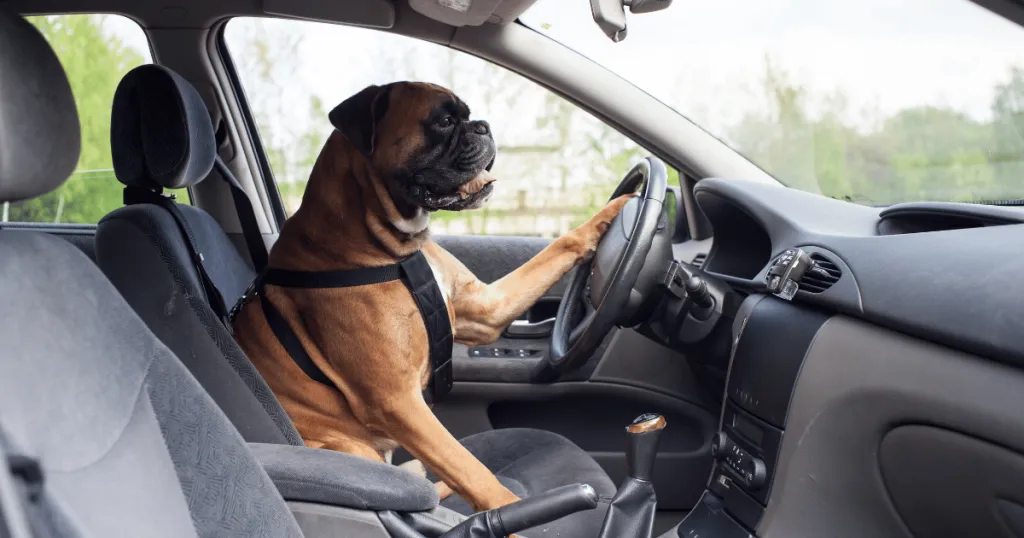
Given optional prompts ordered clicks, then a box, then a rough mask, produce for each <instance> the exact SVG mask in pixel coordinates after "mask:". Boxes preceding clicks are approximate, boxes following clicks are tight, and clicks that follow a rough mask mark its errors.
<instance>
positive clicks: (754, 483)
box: [743, 458, 768, 490]
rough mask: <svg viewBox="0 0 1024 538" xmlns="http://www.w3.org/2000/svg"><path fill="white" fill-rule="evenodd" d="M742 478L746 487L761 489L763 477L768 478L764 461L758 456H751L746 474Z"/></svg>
mask: <svg viewBox="0 0 1024 538" xmlns="http://www.w3.org/2000/svg"><path fill="white" fill-rule="evenodd" d="M743 478H744V479H745V480H744V481H745V482H746V485H747V487H748V488H750V489H754V490H757V489H761V486H763V485H764V482H765V479H766V478H768V469H766V468H765V466H764V462H763V461H761V460H760V458H751V459H750V468H749V469H748V470H747V475H746V476H745V477H743Z"/></svg>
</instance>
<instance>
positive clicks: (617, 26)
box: [590, 0, 672, 43]
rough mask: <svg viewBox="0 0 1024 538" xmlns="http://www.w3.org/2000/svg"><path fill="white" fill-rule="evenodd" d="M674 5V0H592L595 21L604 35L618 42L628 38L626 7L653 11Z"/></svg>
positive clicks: (634, 10) (637, 11) (641, 11)
mask: <svg viewBox="0 0 1024 538" xmlns="http://www.w3.org/2000/svg"><path fill="white" fill-rule="evenodd" d="M670 5H672V0H590V12H591V13H592V14H593V15H594V22H596V23H597V25H598V26H599V27H600V28H601V31H602V32H604V35H606V36H608V37H609V38H611V40H612V41H614V42H616V43H618V42H619V41H622V40H623V39H626V7H629V11H630V13H633V14H640V13H653V12H655V11H661V10H663V9H665V8H667V7H668V6H670Z"/></svg>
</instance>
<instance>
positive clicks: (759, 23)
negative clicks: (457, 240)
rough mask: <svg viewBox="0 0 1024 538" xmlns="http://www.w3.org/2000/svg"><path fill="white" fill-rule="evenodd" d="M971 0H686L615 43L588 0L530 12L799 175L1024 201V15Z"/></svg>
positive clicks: (730, 139)
mask: <svg viewBox="0 0 1024 538" xmlns="http://www.w3.org/2000/svg"><path fill="white" fill-rule="evenodd" d="M985 3H986V2H976V1H975V2H972V1H970V0H860V1H857V2H838V1H822V0H685V1H684V0H680V1H677V2H673V3H672V5H671V6H670V7H669V8H668V9H666V10H664V11H660V12H655V13H650V14H642V15H628V35H627V37H626V39H625V40H624V41H622V42H619V43H613V42H612V41H611V40H610V39H608V37H606V36H605V35H604V34H603V33H602V32H601V30H600V29H599V28H598V27H597V25H596V24H594V21H593V18H592V16H591V13H590V10H589V7H588V5H587V2H583V1H567V0H539V1H538V2H537V3H536V4H534V5H533V6H532V7H531V8H530V9H528V10H527V11H526V13H524V14H523V16H522V17H521V20H522V22H523V23H524V24H526V25H527V26H529V27H531V28H533V29H535V30H537V31H538V32H541V33H544V34H545V35H547V36H549V37H551V38H553V39H555V40H557V41H560V42H562V43H564V44H565V45H566V46H568V47H571V48H573V49H575V50H576V51H578V52H580V53H581V54H583V55H584V56H587V57H588V58H590V59H592V60H593V61H595V62H597V63H598V64H601V65H603V66H604V67H606V68H608V69H609V70H610V71H613V72H615V73H617V74H618V75H620V76H622V77H623V78H625V79H626V80H628V81H630V82H632V83H633V84H635V85H636V86H638V87H639V88H641V89H643V90H644V91H647V92H648V93H650V94H651V95H653V96H654V97H656V98H658V99H660V100H661V101H662V102H664V103H665V104H667V105H668V106H670V107H672V108H674V109H675V110H677V111H678V112H680V113H681V114H683V115H685V116H686V117H687V118H689V119H690V120H692V121H694V122H695V123H697V124H698V125H700V126H701V127H703V128H704V129H705V130H707V131H708V132H709V133H711V134H713V135H715V136H716V137H718V138H719V139H720V140H723V141H724V142H726V143H727V144H729V145H730V146H732V147H733V148H734V149H735V150H737V151H738V152H739V153H741V154H743V155H744V156H746V157H747V158H749V159H750V160H751V161H753V162H754V163H756V164H757V165H759V166H761V167H762V168H763V169H764V170H765V171H766V172H768V173H769V174H771V175H773V176H775V178H776V179H778V180H779V181H781V182H783V183H785V184H786V185H789V186H791V187H794V188H798V189H803V190H807V191H811V192H818V193H822V194H825V195H827V196H832V197H835V198H842V199H848V200H852V201H855V202H860V203H865V204H872V205H886V204H892V203H897V202H902V201H916V200H933V201H949V200H953V201H986V200H1005V199H1013V198H1024V134H1022V133H1024V56H1022V55H1021V54H1020V50H1021V47H1024V28H1021V27H1020V26H1018V25H1016V24H1014V23H1012V22H1010V21H1008V20H1006V19H1004V18H1002V17H1000V16H998V15H996V14H994V13H992V12H991V11H988V10H986V9H985V8H983V7H981V6H980V5H979V4H985Z"/></svg>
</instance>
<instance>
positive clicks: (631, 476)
mask: <svg viewBox="0 0 1024 538" xmlns="http://www.w3.org/2000/svg"><path fill="white" fill-rule="evenodd" d="M665 424H666V422H665V417H663V416H661V415H657V414H653V413H647V414H643V415H640V416H639V417H636V419H634V420H633V422H632V423H631V424H630V425H629V426H626V436H627V437H629V443H628V444H627V445H626V479H625V480H623V481H622V484H620V485H619V490H618V491H617V492H615V497H614V498H612V502H611V504H610V505H609V506H608V512H607V513H606V514H605V516H604V524H603V525H602V526H601V533H600V534H599V535H598V538H651V531H652V529H653V528H654V513H655V511H656V510H657V508H658V498H657V496H656V495H655V494H654V484H652V483H651V478H652V477H653V475H654V459H655V457H656V456H657V455H658V438H659V437H661V430H663V429H665Z"/></svg>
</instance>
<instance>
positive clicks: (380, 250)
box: [270, 131, 430, 271]
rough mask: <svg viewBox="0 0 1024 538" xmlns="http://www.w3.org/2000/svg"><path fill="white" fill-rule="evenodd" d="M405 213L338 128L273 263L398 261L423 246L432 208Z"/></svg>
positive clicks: (338, 265)
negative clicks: (429, 210)
mask: <svg viewBox="0 0 1024 538" xmlns="http://www.w3.org/2000/svg"><path fill="white" fill-rule="evenodd" d="M405 213H406V214H405V215H403V211H401V210H400V209H399V208H398V207H397V206H396V205H395V202H394V201H393V199H392V197H391V195H390V194H389V193H388V190H387V187H386V186H385V184H384V181H383V180H382V178H379V177H376V175H375V172H374V171H373V170H372V167H371V166H370V163H369V162H368V160H367V159H366V158H365V157H364V156H363V155H362V154H361V153H359V151H358V150H356V149H355V148H354V147H352V145H351V144H350V143H349V142H348V140H347V139H345V137H344V136H342V135H341V134H340V133H338V132H337V131H335V132H334V133H332V134H331V136H330V137H329V138H328V139H327V143H326V144H324V148H323V149H322V150H321V151H320V155H319V156H318V157H317V160H316V163H315V164H314V165H313V171H312V172H311V173H310V177H309V183H308V184H307V185H306V192H305V193H304V194H303V197H302V205H301V206H300V207H299V209H298V211H296V212H295V214H294V215H292V217H291V218H289V219H288V220H287V221H286V222H285V224H284V226H283V228H282V230H281V237H280V238H279V239H278V241H277V243H276V244H275V245H274V248H273V249H272V251H271V255H270V256H271V257H270V263H271V265H273V266H274V267H282V268H299V267H301V268H303V269H305V270H314V271H317V270H330V269H346V268H354V267H371V266H378V265H386V264H390V263H394V262H396V261H398V260H400V259H402V258H404V257H406V256H409V255H410V254H412V253H413V252H415V251H417V250H419V249H421V248H422V247H423V244H424V243H425V242H426V241H427V239H428V237H429V230H428V228H427V225H428V224H429V219H430V217H429V213H427V212H426V211H423V210H422V209H419V208H415V209H413V210H411V211H410V210H406V211H405Z"/></svg>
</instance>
